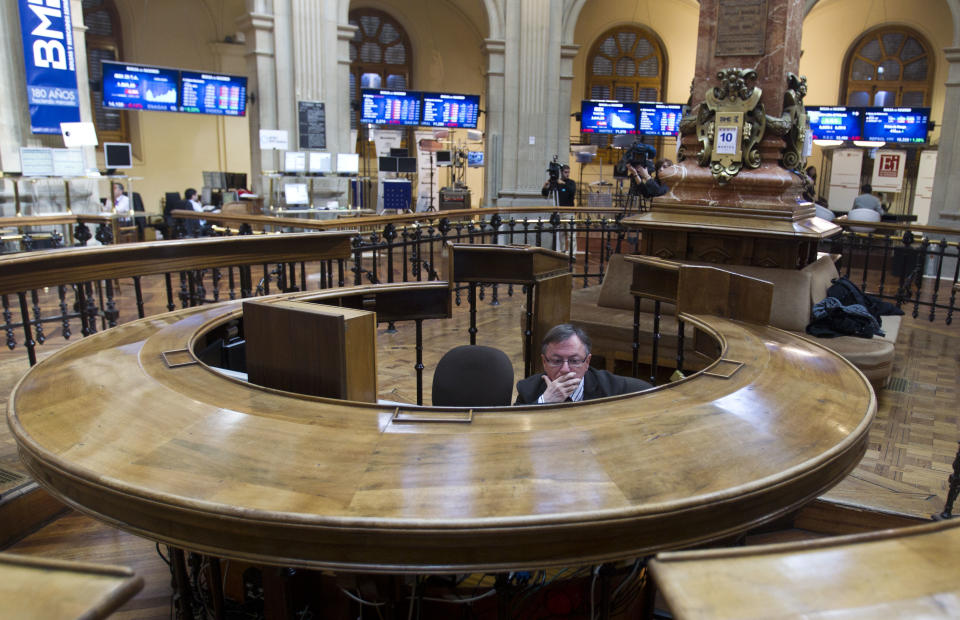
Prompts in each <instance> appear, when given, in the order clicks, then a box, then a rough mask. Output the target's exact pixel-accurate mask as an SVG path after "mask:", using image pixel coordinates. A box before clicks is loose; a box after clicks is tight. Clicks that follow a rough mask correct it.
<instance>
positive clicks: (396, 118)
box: [360, 89, 420, 125]
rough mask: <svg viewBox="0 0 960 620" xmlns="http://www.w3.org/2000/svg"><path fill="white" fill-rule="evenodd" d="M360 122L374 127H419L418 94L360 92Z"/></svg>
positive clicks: (405, 92)
mask: <svg viewBox="0 0 960 620" xmlns="http://www.w3.org/2000/svg"><path fill="white" fill-rule="evenodd" d="M361 98H362V102H361V112H360V122H361V123H370V124H374V125H419V124H420V93H419V92H407V91H401V90H373V89H371V90H363V91H361Z"/></svg>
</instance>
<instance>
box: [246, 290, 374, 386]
mask: <svg viewBox="0 0 960 620" xmlns="http://www.w3.org/2000/svg"><path fill="white" fill-rule="evenodd" d="M243 331H244V335H245V336H246V339H247V376H248V378H249V380H250V382H251V383H254V384H257V385H262V386H264V387H270V388H276V389H278V390H286V391H288V392H297V393H298V394H310V395H313V396H325V397H328V398H342V399H345V400H355V401H363V402H376V400H377V358H376V314H375V313H373V312H367V311H365V310H355V309H353V308H342V307H335V306H324V305H321V304H312V303H309V302H303V301H293V300H266V301H245V302H244V303H243Z"/></svg>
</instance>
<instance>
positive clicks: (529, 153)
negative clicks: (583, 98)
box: [487, 0, 570, 206]
mask: <svg viewBox="0 0 960 620" xmlns="http://www.w3.org/2000/svg"><path fill="white" fill-rule="evenodd" d="M560 7H561V3H560V2H558V1H556V0H524V1H522V2H509V3H506V4H505V6H504V11H505V20H504V21H505V23H506V31H505V33H506V36H505V37H504V45H503V77H502V79H501V78H499V76H497V75H496V74H494V73H491V76H490V77H489V78H488V88H489V89H490V90H488V107H489V108H490V109H492V110H498V111H499V113H500V115H501V119H496V118H493V114H490V116H488V122H491V124H492V125H494V126H495V127H497V128H502V134H501V137H500V148H499V151H500V154H501V157H502V161H501V162H500V167H499V168H500V169H499V172H498V175H497V176H499V188H494V189H496V193H493V194H490V196H491V199H494V198H495V200H496V204H497V205H499V206H530V205H542V204H545V202H544V200H543V198H542V196H541V195H540V188H541V187H542V186H543V181H544V179H545V178H546V169H547V165H548V164H549V162H550V160H551V159H552V158H553V156H554V155H557V156H558V157H559V159H560V160H561V161H564V162H565V161H567V159H568V158H569V153H568V151H569V147H568V144H569V138H568V137H567V135H568V134H569V118H568V114H569V111H570V93H569V90H570V81H569V80H562V79H561V71H560V64H561V45H560V40H561V35H562V26H563V24H562V21H563V16H562V13H561V11H560V10H559V8H560ZM487 48H488V54H489V53H490V52H491V51H493V50H494V48H495V46H492V45H490V44H488V46H487ZM490 61H491V71H495V70H496V69H498V67H494V66H493V64H492V63H493V62H494V61H496V62H499V58H497V54H496V53H494V54H491V58H490ZM501 81H502V89H501V90H495V89H496V87H497V86H499V85H500V82H501ZM561 89H565V90H566V94H565V95H564V94H562V93H561ZM564 102H565V104H566V107H562V106H563V105H564ZM561 136H562V137H561ZM561 149H563V150H564V152H560V150H561ZM488 187H489V186H488ZM491 202H492V200H491Z"/></svg>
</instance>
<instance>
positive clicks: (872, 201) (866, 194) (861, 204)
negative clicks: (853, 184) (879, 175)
mask: <svg viewBox="0 0 960 620" xmlns="http://www.w3.org/2000/svg"><path fill="white" fill-rule="evenodd" d="M853 209H870V210H872V211H876V212H877V213H879V214H880V215H883V204H882V203H881V202H880V199H879V198H877V197H876V196H874V195H873V186H872V185H870V184H869V183H864V184H863V185H861V186H860V195H859V196H857V197H856V198H854V199H853V207H851V209H850V210H851V211H852V210H853Z"/></svg>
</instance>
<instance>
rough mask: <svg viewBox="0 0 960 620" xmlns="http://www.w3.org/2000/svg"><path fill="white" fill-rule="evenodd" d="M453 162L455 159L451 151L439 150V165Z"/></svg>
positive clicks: (447, 164)
mask: <svg viewBox="0 0 960 620" xmlns="http://www.w3.org/2000/svg"><path fill="white" fill-rule="evenodd" d="M452 163H453V159H452V158H451V156H450V151H437V165H438V166H449V165H450V164H452Z"/></svg>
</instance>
